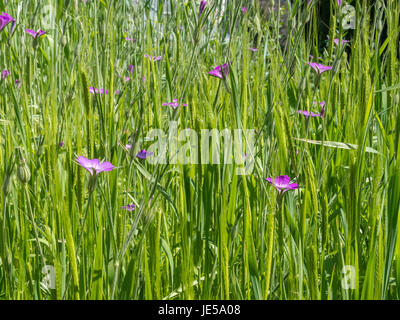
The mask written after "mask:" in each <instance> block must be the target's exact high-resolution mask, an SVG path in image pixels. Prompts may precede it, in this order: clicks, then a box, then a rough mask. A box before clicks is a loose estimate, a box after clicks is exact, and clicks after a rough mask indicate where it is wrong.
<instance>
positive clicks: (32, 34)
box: [25, 29, 46, 39]
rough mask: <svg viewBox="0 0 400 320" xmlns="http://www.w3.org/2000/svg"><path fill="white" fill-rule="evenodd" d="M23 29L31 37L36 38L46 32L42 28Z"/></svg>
mask: <svg viewBox="0 0 400 320" xmlns="http://www.w3.org/2000/svg"><path fill="white" fill-rule="evenodd" d="M25 31H26V32H27V33H29V34H30V35H31V36H32V37H33V39H37V38H39V37H41V36H43V35H44V34H46V32H45V31H43V30H39V31H37V32H36V31H35V30H31V29H26V30H25Z"/></svg>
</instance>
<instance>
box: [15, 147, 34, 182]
mask: <svg viewBox="0 0 400 320" xmlns="http://www.w3.org/2000/svg"><path fill="white" fill-rule="evenodd" d="M18 156H19V167H18V168H17V178H18V180H19V181H21V182H22V183H24V184H25V183H27V182H28V181H29V180H30V179H31V171H30V170H29V167H28V166H27V164H26V162H25V158H24V156H23V154H22V151H21V149H20V148H18Z"/></svg>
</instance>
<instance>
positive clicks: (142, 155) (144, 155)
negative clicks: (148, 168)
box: [136, 149, 154, 159]
mask: <svg viewBox="0 0 400 320" xmlns="http://www.w3.org/2000/svg"><path fill="white" fill-rule="evenodd" d="M152 155H154V153H153V152H148V151H146V150H144V149H143V150H141V151H139V152H138V154H137V155H136V157H138V158H139V159H146V158H147V157H150V156H152Z"/></svg>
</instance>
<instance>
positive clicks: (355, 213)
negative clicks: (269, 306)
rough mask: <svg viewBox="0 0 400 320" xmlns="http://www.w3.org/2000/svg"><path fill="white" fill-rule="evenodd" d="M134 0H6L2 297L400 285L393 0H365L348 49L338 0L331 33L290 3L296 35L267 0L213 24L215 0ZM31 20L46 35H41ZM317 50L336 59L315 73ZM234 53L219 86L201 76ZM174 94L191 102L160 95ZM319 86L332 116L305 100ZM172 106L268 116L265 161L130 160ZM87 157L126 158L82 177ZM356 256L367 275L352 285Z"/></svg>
mask: <svg viewBox="0 0 400 320" xmlns="http://www.w3.org/2000/svg"><path fill="white" fill-rule="evenodd" d="M131 2H132V1H110V0H109V1H107V0H101V1H90V0H89V1H88V2H87V4H86V5H84V3H83V1H77V0H75V1H72V0H70V1H67V0H64V1H54V0H51V1H50V0H49V1H47V2H46V1H41V2H40V4H39V2H33V1H21V5H20V6H18V5H17V4H16V2H15V1H8V3H7V4H5V3H4V1H3V2H1V3H0V11H1V12H7V13H8V14H10V15H11V16H12V17H14V18H15V19H17V27H16V29H15V32H14V34H13V35H11V34H10V30H11V29H10V26H7V27H6V28H5V29H4V30H3V31H2V32H1V33H0V50H1V55H0V71H1V70H3V69H7V70H9V71H10V72H11V74H10V75H9V76H8V77H7V78H6V79H3V80H0V144H1V148H0V179H1V181H3V185H2V186H3V187H2V193H1V196H0V198H1V202H0V208H1V210H0V212H1V217H0V222H1V223H0V299H164V298H167V299H399V298H400V234H399V233H398V224H399V223H400V222H399V220H398V216H399V212H400V211H399V210H400V152H398V148H399V146H400V139H399V135H400V112H399V95H400V86H399V85H398V84H399V81H400V79H399V72H398V70H399V61H398V57H399V31H400V30H399V16H398V12H399V10H400V1H398V0H396V1H388V2H387V3H388V5H387V6H386V7H378V6H377V5H375V6H376V7H375V16H373V17H371V19H370V18H369V17H370V10H371V5H370V4H368V2H367V1H353V2H354V3H355V2H357V4H354V5H355V10H356V17H357V19H356V26H355V29H354V31H353V37H352V39H351V42H350V43H348V44H346V46H341V47H338V46H336V45H335V44H334V43H333V39H334V38H343V39H347V38H348V34H347V33H346V32H347V31H346V30H343V28H342V27H341V23H340V19H339V16H340V12H339V11H338V10H337V5H336V1H331V2H332V4H331V10H332V15H334V17H333V18H332V19H331V25H330V34H329V35H330V37H329V39H330V40H329V39H328V37H326V38H325V40H324V41H323V42H322V43H321V42H319V41H318V29H317V25H318V24H317V22H318V20H317V19H318V14H317V5H316V3H315V2H316V1H313V3H312V5H311V6H310V7H306V6H305V5H300V2H301V1H294V2H295V5H293V7H291V8H290V10H289V15H290V17H291V23H290V24H289V32H291V34H292V36H291V37H289V42H288V44H287V48H286V50H282V48H281V46H280V45H279V20H278V19H277V18H276V17H271V18H270V19H268V20H265V19H264V18H263V17H262V15H261V13H260V8H258V6H257V5H256V3H255V2H254V3H253V4H252V5H247V7H248V11H247V14H246V15H244V14H243V13H242V11H241V7H242V6H243V4H242V3H241V2H240V1H238V0H237V1H230V4H229V6H228V8H227V11H226V12H225V15H224V17H223V19H222V21H221V23H216V22H215V21H216V13H217V11H218V10H219V9H220V8H219V6H220V2H218V1H216V3H217V4H216V5H214V6H212V5H210V3H209V4H208V5H207V7H206V11H205V12H204V14H203V19H202V20H201V23H202V24H203V25H202V26H199V25H198V3H197V1H195V2H193V1H188V2H187V3H185V2H184V1H181V0H177V1H168V2H169V3H170V9H171V14H169V15H166V14H163V11H164V9H163V8H162V6H161V5H160V6H159V8H158V12H157V13H156V21H153V22H152V20H151V19H150V7H149V6H147V7H146V5H145V4H146V3H147V1H140V3H141V5H140V6H139V7H134V8H133V7H131V4H130V3H131ZM349 2H350V1H347V3H349ZM143 4H144V5H143ZM46 5H52V7H53V8H54V12H53V11H51V12H53V17H54V29H51V28H48V29H45V27H44V26H43V23H44V21H46V19H47V18H48V17H49V16H48V15H47V16H44V11H46V10H45V6H46ZM45 18H46V19H45ZM50 21H51V20H50ZM385 24H387V34H388V38H387V39H385V38H384V37H385V35H384V33H382V28H381V27H382V26H383V25H385ZM26 28H29V29H35V30H38V29H43V30H45V31H47V35H46V36H44V37H41V38H39V39H38V41H37V43H36V44H34V41H33V38H32V37H31V36H30V35H28V34H26V33H25V31H24V30H25V29H26ZM126 30H128V31H126ZM226 33H229V34H230V39H229V41H224V39H225V35H226ZM126 36H129V37H135V38H137V41H136V42H135V43H132V42H128V41H125V40H124V39H125V37H126ZM349 39H350V38H349ZM385 40H386V41H385ZM249 47H256V48H258V51H257V52H251V51H250V50H248V48H249ZM144 54H149V55H156V56H158V55H160V56H162V60H160V61H156V62H151V61H150V60H149V59H147V58H144ZM310 54H312V55H314V56H315V57H317V56H318V57H319V56H321V57H322V61H321V63H323V64H325V65H330V66H333V69H332V70H331V71H327V72H324V73H322V74H321V75H320V76H318V75H317V74H316V73H315V72H314V70H313V69H312V68H311V67H310V66H308V65H307V64H306V62H308V61H310V60H309V59H310V58H309V55H310ZM228 61H232V65H231V67H230V72H229V76H228V77H227V79H226V83H225V84H224V83H223V81H221V80H219V79H217V78H214V77H211V76H209V75H208V74H207V73H208V72H209V71H210V70H212V69H213V68H215V67H216V66H217V65H220V64H223V63H225V62H228ZM130 64H132V65H134V70H133V75H132V76H130V74H129V69H128V66H129V65H130ZM120 75H122V76H123V77H125V76H130V77H131V80H130V81H129V82H125V81H124V80H123V79H122V78H121V77H120ZM143 77H144V78H145V79H144V80H143ZM16 79H19V80H21V87H17V85H16V84H15V80H16ZM89 87H96V88H105V89H107V90H108V91H109V94H108V95H100V94H96V95H94V94H90V93H89ZM228 89H229V91H228ZM116 90H120V91H121V93H120V94H115V93H116ZM174 98H176V99H178V100H179V101H180V102H185V103H187V104H188V106H187V107H179V108H177V109H176V110H174V109H172V108H170V107H164V106H162V103H163V102H169V101H172V100H173V99H174ZM322 100H324V101H326V106H325V117H324V118H318V117H316V118H309V119H306V118H305V117H303V116H302V115H299V114H297V113H296V110H299V109H302V110H310V111H314V112H318V111H319V110H317V109H318V108H317V107H316V106H314V105H313V101H322ZM316 108H317V109H316ZM172 120H176V121H177V126H178V129H180V130H181V129H182V130H183V129H185V128H191V129H194V130H195V131H196V132H197V133H199V134H200V132H201V130H202V129H212V128H216V129H218V130H220V131H222V130H223V129H225V128H229V129H231V130H233V129H239V128H242V129H256V130H257V131H256V137H255V141H256V143H255V149H256V150H255V153H256V157H255V165H254V170H253V171H252V173H251V174H250V175H237V169H238V165H236V164H235V163H233V164H198V165H194V164H187V165H182V164H179V163H177V164H173V163H170V164H166V165H163V164H150V163H149V162H148V161H143V160H140V159H138V158H136V156H135V155H136V152H137V151H138V150H139V149H147V148H148V147H149V145H150V144H151V143H152V142H149V141H146V139H145V137H146V136H147V134H148V133H149V131H150V130H151V129H154V128H159V129H161V130H164V131H165V132H168V129H169V124H170V121H172ZM60 141H63V142H64V143H65V145H64V146H63V147H59V143H60ZM118 142H120V143H121V145H126V144H127V143H129V144H131V145H132V146H133V147H132V149H130V150H128V151H126V150H124V148H122V146H121V145H119V144H118ZM245 145H246V143H245ZM221 149H222V148H221ZM246 150H247V149H246ZM297 151H298V152H297ZM77 155H83V156H85V157H87V158H99V159H104V160H106V161H110V162H112V163H113V164H114V165H115V166H116V167H117V168H116V169H114V170H113V171H111V172H102V173H100V174H99V175H98V178H97V184H96V187H95V188H94V190H93V192H89V188H88V183H89V177H90V174H89V173H88V172H87V171H86V170H85V169H84V168H82V167H80V166H79V165H78V164H77V163H76V161H75V159H76V156H77ZM221 158H223V154H221ZM22 159H25V163H24V164H21V161H22ZM23 166H27V168H28V169H29V171H30V177H29V180H28V181H27V182H26V183H22V182H21V181H20V179H18V177H21V174H19V175H17V172H18V171H20V170H22V169H23V168H22V167H23ZM25 170H26V168H25ZM284 174H287V175H289V176H290V177H291V178H295V180H296V182H297V183H298V185H299V189H297V190H294V191H288V192H286V193H285V194H284V195H283V196H282V197H281V196H279V195H278V193H277V191H276V190H275V189H274V188H273V187H272V186H271V185H270V184H269V183H268V182H267V181H266V180H265V178H267V177H276V176H278V175H284ZM128 203H134V204H135V205H136V208H135V210H134V211H132V212H128V211H126V210H123V209H122V208H121V207H122V206H123V205H126V204H128ZM46 265H48V266H53V267H54V270H55V281H56V285H55V288H56V289H50V288H48V287H46V285H45V284H44V283H43V279H44V277H45V275H44V274H43V273H42V269H43V268H44V267H45V266H46ZM345 266H353V267H354V270H355V289H345V288H344V287H343V285H342V281H343V279H346V277H345V276H344V274H343V273H342V270H343V268H344V267H345Z"/></svg>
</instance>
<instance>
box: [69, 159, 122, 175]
mask: <svg viewBox="0 0 400 320" xmlns="http://www.w3.org/2000/svg"><path fill="white" fill-rule="evenodd" d="M76 161H77V162H78V163H79V164H80V165H81V166H82V167H83V168H85V169H86V170H87V171H89V172H90V174H91V175H93V173H95V174H96V175H97V174H99V173H100V172H103V171H112V170H113V169H114V168H115V167H114V166H113V164H112V163H111V162H107V161H104V162H100V160H99V159H93V160H90V159H87V158H85V157H83V156H79V157H78V158H76Z"/></svg>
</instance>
